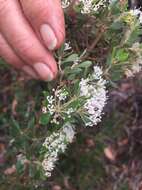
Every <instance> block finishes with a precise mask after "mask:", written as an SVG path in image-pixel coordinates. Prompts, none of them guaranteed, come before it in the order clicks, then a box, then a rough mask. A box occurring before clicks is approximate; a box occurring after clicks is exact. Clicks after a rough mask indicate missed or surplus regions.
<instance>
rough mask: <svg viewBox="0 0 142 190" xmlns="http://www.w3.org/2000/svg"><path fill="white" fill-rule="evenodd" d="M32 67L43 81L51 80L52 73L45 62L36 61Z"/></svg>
mask: <svg viewBox="0 0 142 190" xmlns="http://www.w3.org/2000/svg"><path fill="white" fill-rule="evenodd" d="M33 67H34V69H35V71H36V72H37V73H38V75H39V76H40V77H41V79H43V80H45V81H51V80H53V78H54V76H53V73H52V71H51V70H50V69H49V67H48V66H47V65H46V64H45V63H36V64H34V65H33Z"/></svg>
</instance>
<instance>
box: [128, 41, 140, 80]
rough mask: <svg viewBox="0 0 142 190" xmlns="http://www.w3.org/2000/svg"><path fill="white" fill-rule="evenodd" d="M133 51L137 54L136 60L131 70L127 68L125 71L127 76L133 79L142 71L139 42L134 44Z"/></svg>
mask: <svg viewBox="0 0 142 190" xmlns="http://www.w3.org/2000/svg"><path fill="white" fill-rule="evenodd" d="M131 50H132V51H134V52H135V53H136V59H135V61H134V63H133V64H132V66H131V68H130V69H128V68H127V69H126V70H125V75H126V76H127V77H133V76H134V75H135V74H136V73H139V72H140V71H142V55H141V51H140V43H139V42H136V43H134V44H133V46H132V48H131Z"/></svg>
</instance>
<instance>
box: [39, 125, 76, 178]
mask: <svg viewBox="0 0 142 190" xmlns="http://www.w3.org/2000/svg"><path fill="white" fill-rule="evenodd" d="M74 135H75V131H74V127H73V126H72V125H71V124H69V123H66V124H65V125H64V126H63V128H61V129H60V130H59V131H58V132H54V133H53V134H52V135H50V136H49V137H47V138H46V139H45V142H44V143H43V147H45V148H46V150H47V152H46V153H45V155H44V160H43V162H42V166H43V169H44V171H45V175H46V176H48V177H50V176H51V172H52V170H53V169H54V167H55V163H56V161H57V160H58V154H59V153H63V152H64V151H65V150H66V148H67V145H68V144H69V143H72V141H73V138H74Z"/></svg>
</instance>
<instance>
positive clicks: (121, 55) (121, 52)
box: [115, 49, 129, 62]
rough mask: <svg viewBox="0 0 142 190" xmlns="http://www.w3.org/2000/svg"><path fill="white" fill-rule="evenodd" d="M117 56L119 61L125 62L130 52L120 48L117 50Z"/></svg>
mask: <svg viewBox="0 0 142 190" xmlns="http://www.w3.org/2000/svg"><path fill="white" fill-rule="evenodd" d="M115 58H116V59H117V61H119V62H124V61H127V60H128V58H129V53H128V52H126V51H125V50H124V49H119V50H118V51H117V52H116V55H115Z"/></svg>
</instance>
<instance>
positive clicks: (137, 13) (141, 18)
mask: <svg viewBox="0 0 142 190" xmlns="http://www.w3.org/2000/svg"><path fill="white" fill-rule="evenodd" d="M130 14H131V15H133V16H136V17H138V18H139V21H140V23H142V12H141V11H140V9H132V10H130Z"/></svg>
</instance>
